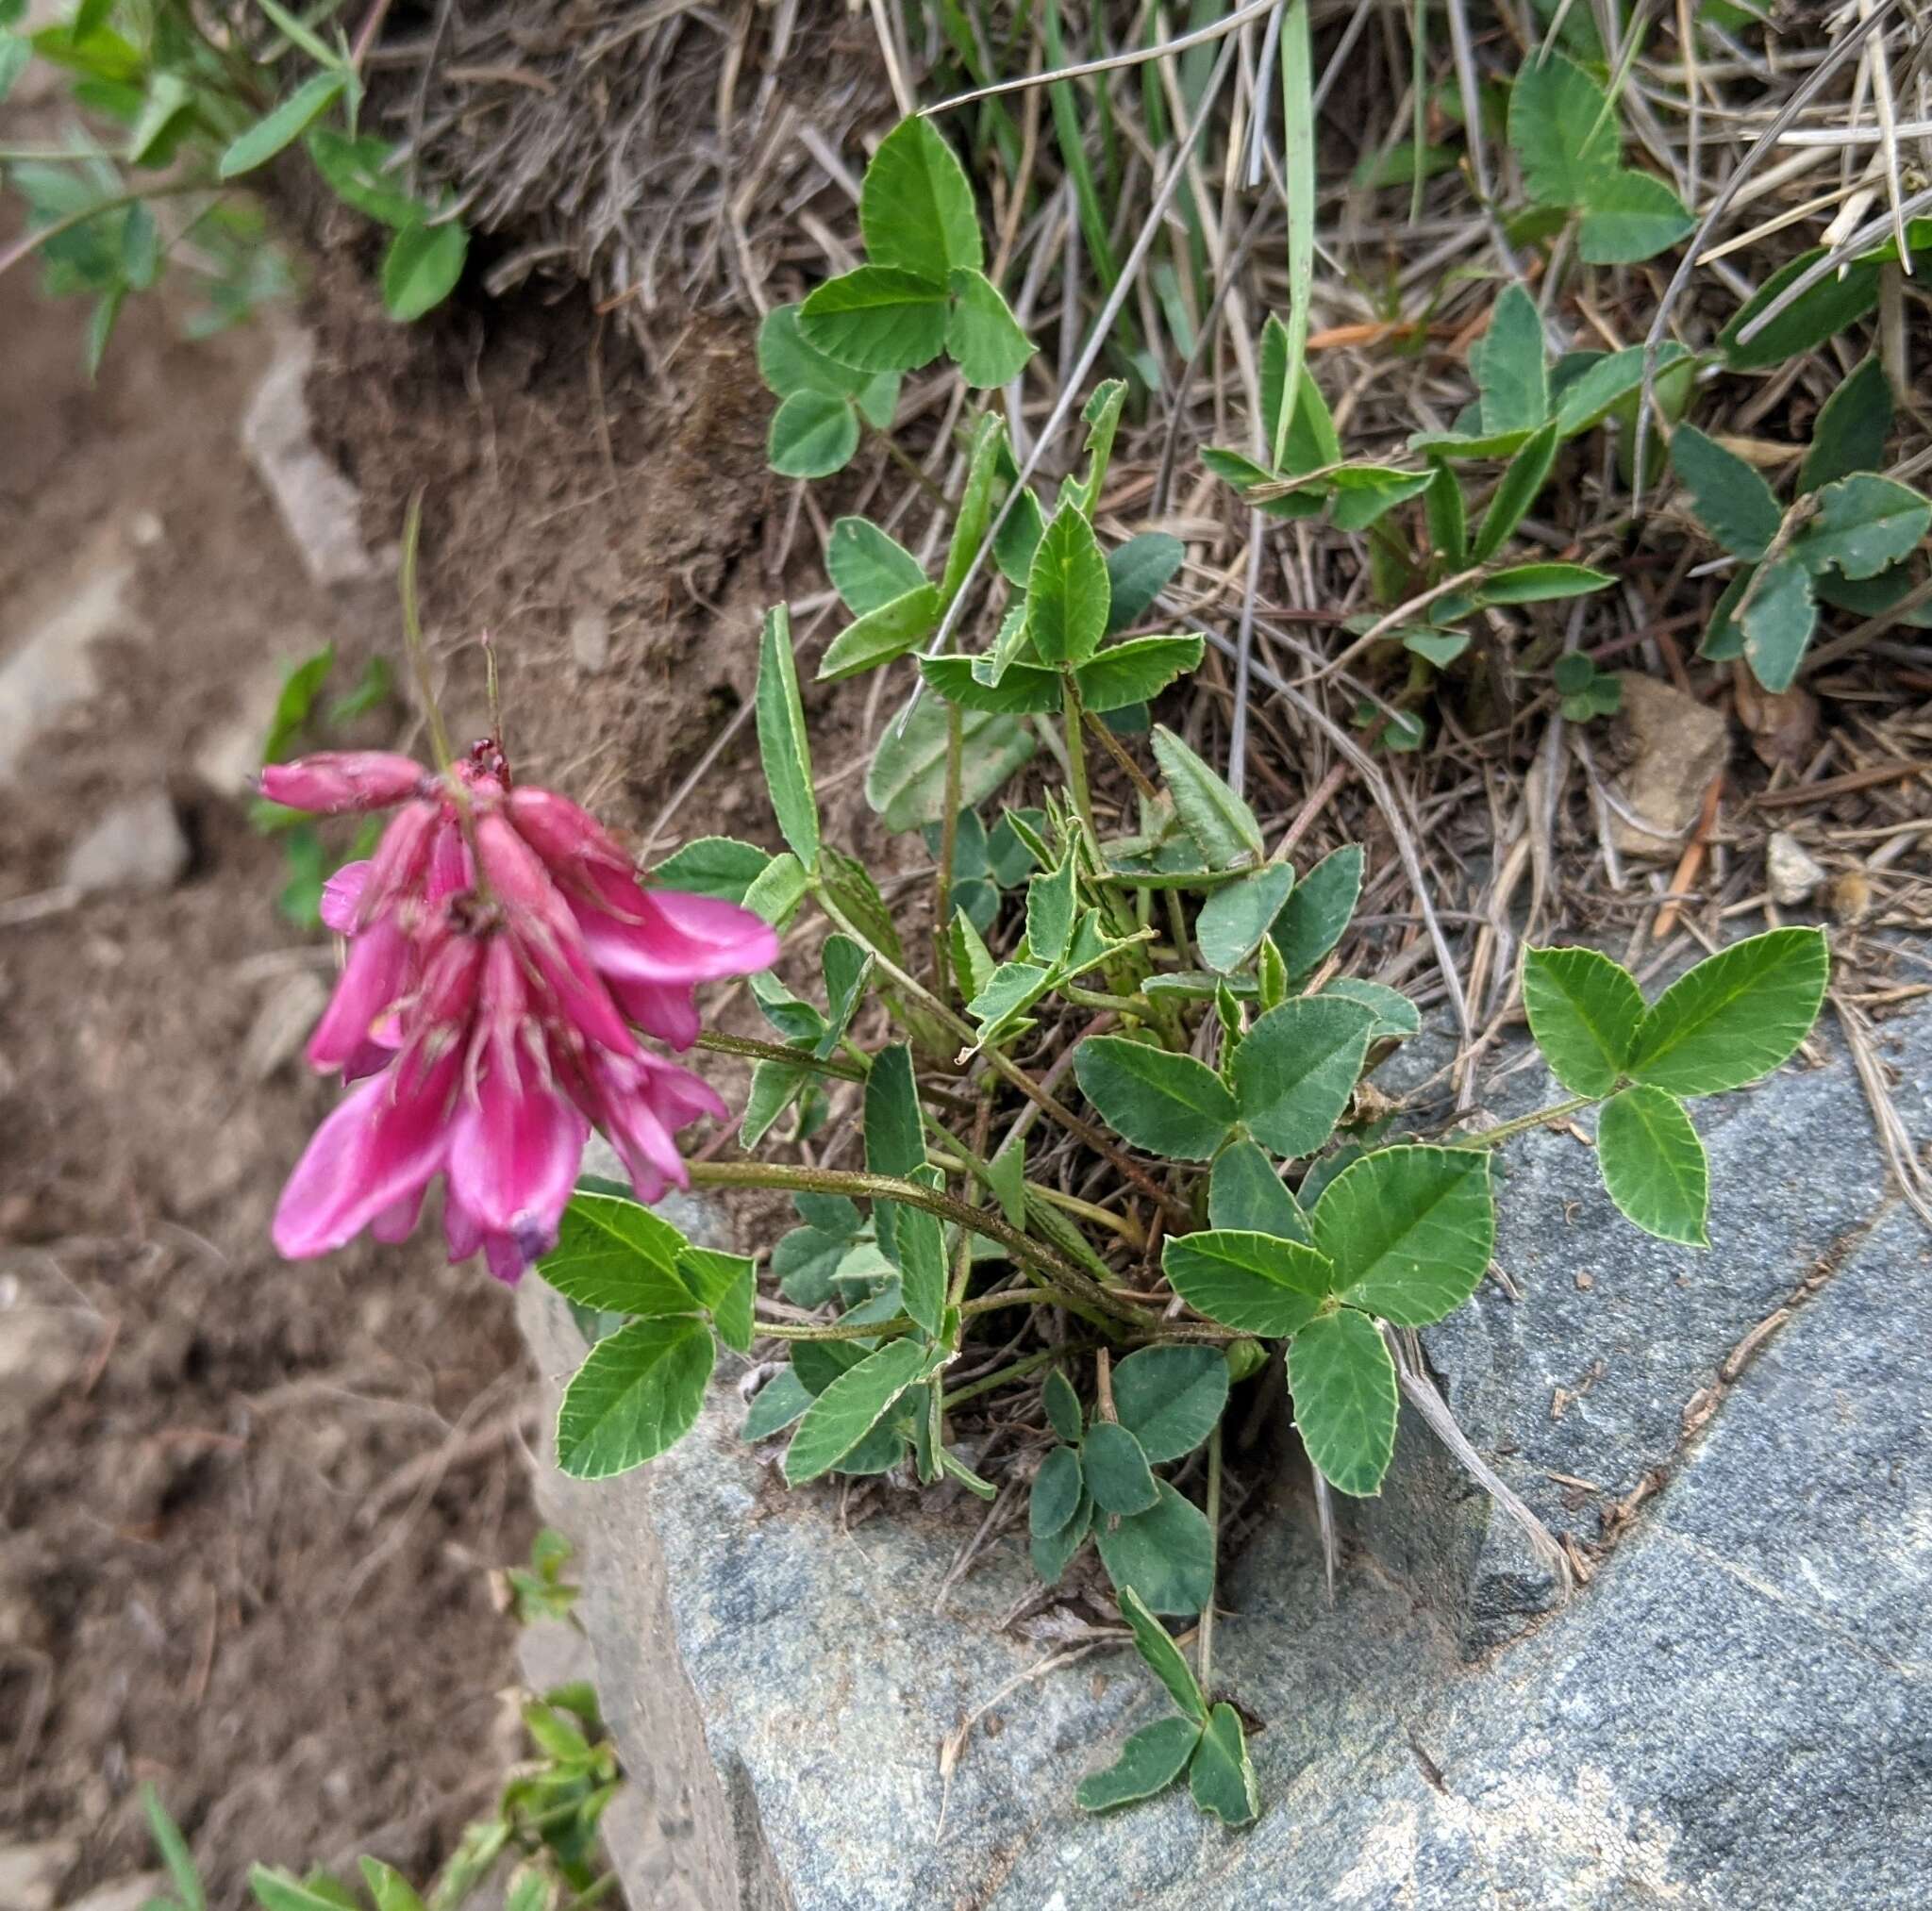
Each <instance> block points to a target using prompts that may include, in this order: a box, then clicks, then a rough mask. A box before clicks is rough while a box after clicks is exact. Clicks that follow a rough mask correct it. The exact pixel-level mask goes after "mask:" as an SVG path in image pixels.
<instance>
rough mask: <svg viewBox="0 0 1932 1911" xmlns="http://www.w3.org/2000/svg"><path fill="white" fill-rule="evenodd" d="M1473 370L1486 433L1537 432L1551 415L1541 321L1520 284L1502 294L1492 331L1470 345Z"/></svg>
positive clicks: (1547, 370) (1496, 308)
mask: <svg viewBox="0 0 1932 1911" xmlns="http://www.w3.org/2000/svg"><path fill="white" fill-rule="evenodd" d="M1469 369H1470V371H1471V373H1472V374H1474V378H1475V383H1476V391H1478V393H1480V398H1479V401H1478V402H1479V405H1480V407H1481V412H1482V423H1483V430H1484V431H1485V432H1486V433H1491V434H1494V433H1508V432H1518V431H1522V432H1532V431H1535V430H1537V429H1538V428H1539V427H1540V426H1541V424H1542V423H1543V421H1544V420H1545V419H1546V418H1547V417H1548V416H1549V415H1550V374H1549V367H1548V364H1547V363H1546V361H1545V359H1544V356H1543V325H1542V321H1541V319H1540V318H1539V317H1538V316H1537V309H1536V301H1535V300H1534V299H1532V298H1531V297H1530V295H1529V294H1528V293H1527V292H1526V291H1524V289H1523V288H1522V287H1521V286H1520V285H1512V286H1508V287H1507V288H1506V289H1505V290H1504V291H1503V292H1502V293H1501V295H1500V296H1499V297H1498V298H1497V300H1496V305H1495V309H1494V310H1493V311H1492V312H1491V314H1490V325H1489V330H1488V331H1486V332H1485V333H1484V334H1483V336H1482V337H1481V338H1480V339H1478V340H1477V341H1476V342H1475V343H1474V345H1472V346H1471V347H1470V348H1469ZM1515 448H1516V447H1515V445H1514V444H1513V443H1511V444H1510V445H1509V447H1508V449H1509V450H1512V451H1513V450H1514V449H1515ZM1478 455H1480V456H1494V455H1495V454H1494V453H1490V452H1487V451H1485V452H1483V453H1480V454H1478Z"/></svg>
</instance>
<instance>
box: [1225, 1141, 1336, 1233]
mask: <svg viewBox="0 0 1932 1911" xmlns="http://www.w3.org/2000/svg"><path fill="white" fill-rule="evenodd" d="M1208 1222H1209V1224H1210V1225H1211V1226H1213V1227H1215V1228H1237V1229H1241V1230H1244V1231H1252V1232H1254V1233H1256V1234H1272V1235H1276V1236H1279V1237H1280V1238H1281V1239H1283V1240H1293V1241H1301V1242H1303V1243H1305V1244H1306V1245H1307V1246H1309V1247H1312V1246H1313V1245H1314V1236H1313V1235H1311V1234H1310V1233H1309V1232H1308V1220H1307V1215H1305V1214H1304V1213H1303V1212H1302V1208H1301V1203H1300V1202H1298V1201H1297V1200H1296V1199H1295V1198H1294V1196H1293V1194H1291V1192H1290V1191H1289V1188H1288V1187H1287V1185H1286V1184H1285V1183H1284V1182H1283V1181H1282V1178H1281V1176H1280V1175H1279V1174H1278V1173H1277V1172H1275V1169H1274V1163H1273V1162H1272V1161H1270V1160H1269V1158H1268V1156H1267V1155H1265V1154H1264V1153H1263V1152H1262V1151H1261V1149H1260V1148H1259V1147H1257V1145H1256V1143H1254V1142H1253V1141H1250V1140H1247V1139H1245V1138H1241V1139H1237V1140H1233V1141H1230V1142H1229V1143H1228V1144H1227V1146H1226V1147H1225V1148H1224V1149H1223V1150H1222V1151H1221V1153H1220V1154H1219V1155H1216V1156H1215V1157H1214V1172H1212V1174H1210V1175H1209V1176H1208Z"/></svg>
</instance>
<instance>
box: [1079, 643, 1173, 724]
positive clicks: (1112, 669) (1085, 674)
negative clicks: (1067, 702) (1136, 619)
mask: <svg viewBox="0 0 1932 1911" xmlns="http://www.w3.org/2000/svg"><path fill="white" fill-rule="evenodd" d="M1203 641H1204V640H1202V639H1201V638H1198V637H1130V638H1128V639H1127V640H1126V641H1125V642H1124V643H1115V644H1109V645H1108V648H1107V649H1105V650H1103V651H1099V652H1097V653H1095V655H1094V656H1091V657H1089V658H1088V659H1087V661H1086V662H1085V663H1083V664H1081V665H1080V666H1079V668H1078V669H1077V670H1075V671H1074V677H1075V679H1076V680H1077V681H1078V683H1079V686H1080V701H1081V702H1082V703H1083V704H1085V705H1086V706H1087V707H1088V708H1089V709H1090V710H1091V711H1092V712H1093V713H1094V714H1095V715H1096V716H1104V715H1105V714H1106V713H1107V712H1108V711H1109V710H1124V709H1125V708H1127V707H1128V706H1129V705H1132V704H1145V703H1151V702H1152V701H1153V700H1154V698H1156V697H1158V695H1159V694H1160V693H1161V691H1162V690H1165V689H1166V688H1167V687H1168V685H1169V684H1171V683H1173V682H1174V679H1175V678H1176V677H1177V676H1182V675H1184V674H1185V673H1187V672H1189V671H1191V670H1193V669H1195V668H1197V667H1198V666H1199V664H1200V661H1201V650H1202V645H1203Z"/></svg>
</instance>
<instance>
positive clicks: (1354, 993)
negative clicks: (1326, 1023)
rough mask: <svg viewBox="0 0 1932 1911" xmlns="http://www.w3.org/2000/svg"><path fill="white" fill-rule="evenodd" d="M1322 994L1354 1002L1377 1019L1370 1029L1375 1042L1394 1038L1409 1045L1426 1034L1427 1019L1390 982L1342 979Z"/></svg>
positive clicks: (1353, 977) (1330, 984) (1338, 978)
mask: <svg viewBox="0 0 1932 1911" xmlns="http://www.w3.org/2000/svg"><path fill="white" fill-rule="evenodd" d="M1322 993H1323V995H1335V996H1340V997H1341V1000H1342V1001H1344V1002H1353V1003H1354V1004H1356V1005H1357V1007H1361V1008H1366V1009H1367V1010H1368V1011H1369V1013H1370V1014H1371V1015H1372V1016H1374V1022H1372V1023H1371V1024H1370V1026H1369V1039H1370V1040H1371V1041H1372V1042H1376V1041H1385V1040H1388V1039H1391V1038H1393V1039H1395V1040H1397V1041H1406V1040H1407V1039H1408V1038H1409V1037H1410V1036H1412V1035H1419V1034H1421V1033H1422V1026H1423V1019H1422V1015H1421V1013H1420V1012H1419V1011H1418V1009H1417V1008H1416V1005H1415V1004H1414V1003H1412V1002H1411V1001H1410V1000H1409V999H1408V997H1407V996H1406V995H1404V994H1403V993H1402V991H1401V990H1400V989H1391V988H1390V987H1389V985H1388V984H1387V983H1386V982H1370V981H1368V980H1366V979H1365V978H1364V977H1361V976H1357V975H1338V976H1337V977H1336V978H1335V980H1334V981H1333V982H1330V983H1329V984H1327V985H1326V987H1324V989H1323V990H1322ZM1318 999H1319V998H1318Z"/></svg>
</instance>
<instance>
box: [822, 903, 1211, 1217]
mask: <svg viewBox="0 0 1932 1911" xmlns="http://www.w3.org/2000/svg"><path fill="white" fill-rule="evenodd" d="M813 894H814V895H816V896H817V898H818V902H819V906H820V907H821V908H822V909H824V912H825V914H826V915H827V916H828V917H829V918H830V919H831V921H832V922H833V923H834V924H835V925H836V926H837V927H839V928H841V929H842V930H844V932H845V933H846V935H848V936H850V937H851V938H852V939H853V940H854V941H855V942H858V943H859V944H860V945H861V946H862V947H864V948H867V949H870V950H871V951H872V955H873V961H874V964H875V966H876V967H877V968H878V969H879V970H880V972H882V973H884V974H885V975H887V976H889V977H891V980H892V981H894V982H896V983H897V984H898V985H899V987H900V988H901V989H905V990H906V991H907V993H908V995H912V996H915V997H917V998H918V999H919V1000H920V1001H921V1002H923V1003H924V1004H925V1005H926V1006H927V1007H928V1008H930V1009H931V1010H932V1011H933V1013H934V1015H936V1016H937V1017H938V1018H939V1019H940V1021H941V1022H943V1023H944V1024H945V1025H946V1027H947V1028H948V1029H949V1030H951V1032H952V1033H953V1034H954V1035H956V1036H958V1038H959V1039H960V1041H961V1042H962V1043H964V1044H965V1045H966V1046H967V1047H969V1048H973V1047H976V1046H977V1045H978V1041H979V1037H978V1035H977V1034H976V1033H975V1032H974V1028H973V1025H972V1023H970V1022H966V1021H965V1020H963V1019H962V1018H961V1017H959V1016H957V1015H955V1014H954V1013H953V1011H952V1010H951V1009H950V1008H948V1007H947V1006H946V1005H945V1004H944V1003H943V1002H941V1001H940V999H939V998H938V997H937V996H936V995H934V994H933V992H932V990H931V989H928V988H926V987H925V985H924V983H922V982H918V981H915V980H914V979H913V977H912V976H910V975H908V973H907V972H906V971H905V970H903V969H901V968H900V967H899V965H898V964H897V963H896V962H894V961H892V960H891V957H890V956H887V955H886V954H885V952H884V951H883V950H881V949H880V948H879V946H878V944H877V943H876V942H874V941H873V939H871V938H870V937H869V936H867V935H866V934H865V932H864V931H863V930H861V929H859V928H858V926H857V925H855V924H854V923H853V922H852V921H851V919H850V918H849V917H847V916H846V914H845V912H844V911H843V910H842V909H841V908H840V907H839V906H838V904H837V903H835V902H833V900H832V899H831V897H830V896H829V895H828V894H827V893H826V892H825V889H824V884H823V883H820V884H817V885H815V886H814V889H813ZM980 1053H981V1054H982V1055H984V1056H985V1057H986V1060H987V1065H988V1066H989V1067H990V1068H991V1070H992V1071H993V1072H994V1073H995V1074H997V1075H999V1076H1001V1077H1002V1078H1003V1079H1004V1080H1006V1081H1008V1082H1010V1083H1011V1084H1012V1086H1013V1087H1014V1088H1018V1089H1019V1091H1020V1092H1021V1093H1022V1094H1023V1095H1024V1096H1025V1097H1026V1099H1027V1100H1028V1101H1029V1102H1032V1103H1033V1104H1035V1105H1036V1106H1038V1107H1039V1108H1040V1110H1041V1112H1042V1113H1043V1114H1047V1115H1051V1116H1052V1117H1053V1119H1054V1120H1055V1121H1056V1122H1058V1123H1059V1124H1060V1126H1061V1127H1062V1128H1064V1129H1065V1130H1066V1131H1067V1133H1068V1134H1070V1135H1073V1136H1075V1137H1076V1138H1078V1139H1080V1140H1081V1141H1084V1142H1085V1143H1086V1144H1087V1146H1088V1147H1089V1148H1091V1149H1092V1151H1093V1152H1094V1154H1096V1155H1100V1156H1101V1157H1102V1158H1103V1159H1104V1160H1106V1161H1108V1163H1109V1164H1111V1166H1112V1167H1114V1168H1115V1169H1117V1170H1118V1171H1119V1172H1121V1173H1122V1174H1124V1175H1125V1177H1126V1178H1127V1179H1128V1180H1129V1181H1131V1182H1132V1183H1133V1184H1134V1185H1135V1187H1137V1188H1140V1189H1141V1191H1142V1192H1143V1193H1145V1194H1147V1195H1149V1196H1150V1197H1151V1198H1152V1199H1153V1200H1155V1201H1157V1202H1158V1203H1159V1205H1161V1207H1162V1208H1163V1209H1165V1210H1166V1212H1167V1214H1168V1216H1169V1218H1170V1219H1172V1220H1174V1221H1180V1222H1183V1223H1185V1222H1186V1221H1188V1219H1189V1215H1188V1210H1187V1209H1186V1207H1185V1206H1183V1205H1182V1204H1181V1203H1180V1202H1178V1201H1176V1200H1175V1199H1174V1196H1173V1195H1172V1194H1170V1193H1168V1191H1167V1190H1166V1189H1165V1188H1162V1187H1161V1186H1160V1184H1159V1183H1158V1181H1156V1180H1155V1179H1154V1177H1153V1176H1152V1175H1151V1174H1149V1173H1148V1172H1146V1170H1145V1169H1143V1168H1141V1166H1140V1165H1139V1163H1137V1162H1134V1161H1130V1160H1129V1159H1128V1158H1127V1157H1126V1155H1123V1154H1122V1153H1121V1151H1120V1150H1119V1149H1118V1148H1116V1147H1115V1146H1114V1145H1113V1144H1112V1142H1110V1141H1109V1140H1108V1138H1107V1137H1106V1136H1105V1135H1103V1134H1102V1133H1101V1132H1100V1130H1099V1129H1097V1128H1096V1127H1094V1125H1093V1124H1092V1123H1091V1122H1085V1121H1082V1120H1081V1118H1080V1117H1079V1116H1078V1115H1076V1114H1074V1111H1073V1109H1071V1108H1070V1107H1068V1106H1067V1105H1066V1104H1065V1103H1064V1102H1061V1101H1059V1100H1058V1098H1056V1097H1055V1096H1053V1095H1051V1094H1049V1093H1048V1092H1047V1091H1046V1089H1044V1088H1041V1085H1040V1084H1039V1083H1038V1082H1036V1081H1035V1080H1034V1079H1033V1077H1032V1076H1031V1075H1029V1074H1028V1073H1027V1072H1026V1071H1025V1070H1024V1069H1023V1068H1022V1067H1021V1066H1020V1065H1019V1063H1018V1062H1016V1061H1014V1060H1013V1059H1012V1058H1011V1056H1009V1055H1002V1054H1001V1053H1000V1051H999V1050H998V1049H996V1048H987V1049H981V1050H980Z"/></svg>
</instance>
